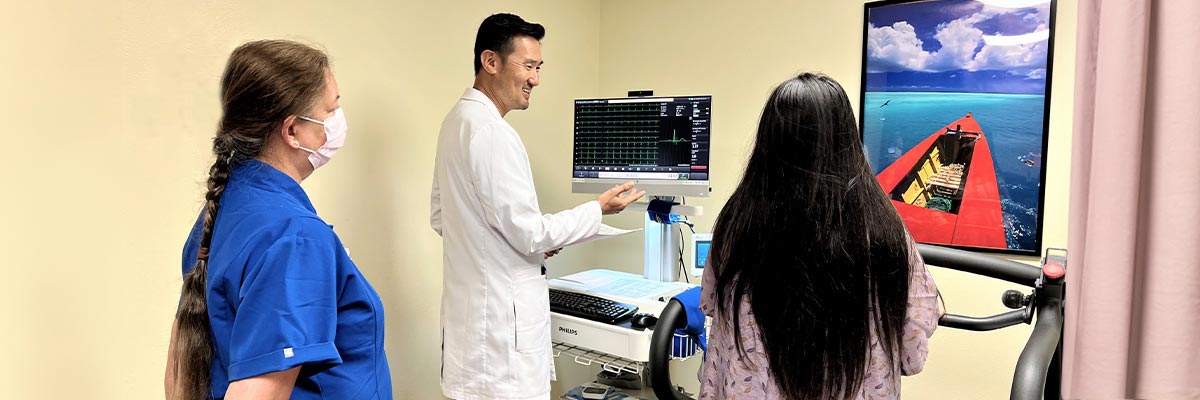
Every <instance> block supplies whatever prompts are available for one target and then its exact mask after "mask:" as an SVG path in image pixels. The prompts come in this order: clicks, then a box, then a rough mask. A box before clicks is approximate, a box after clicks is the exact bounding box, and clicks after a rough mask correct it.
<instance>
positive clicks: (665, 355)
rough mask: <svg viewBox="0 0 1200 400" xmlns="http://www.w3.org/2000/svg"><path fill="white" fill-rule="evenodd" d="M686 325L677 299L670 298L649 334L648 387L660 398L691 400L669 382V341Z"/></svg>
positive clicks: (681, 307) (685, 316)
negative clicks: (652, 332) (676, 331)
mask: <svg viewBox="0 0 1200 400" xmlns="http://www.w3.org/2000/svg"><path fill="white" fill-rule="evenodd" d="M686 325H687V313H686V312H684V311H683V304H681V303H680V302H679V300H675V299H671V301H668V302H667V306H666V307H665V308H663V310H662V312H661V313H659V314H658V324H656V325H654V334H653V335H651V336H650V360H649V361H650V365H649V366H648V367H647V368H648V369H649V371H648V372H649V373H650V387H651V388H654V395H655V396H657V397H658V398H659V399H662V400H692V398H691V397H688V396H687V395H685V394H683V393H681V392H679V389H678V388H676V387H675V385H674V384H673V383H671V342H672V340H671V339H672V338H673V337H674V336H675V330H676V329H679V328H683V327H684V326H686Z"/></svg>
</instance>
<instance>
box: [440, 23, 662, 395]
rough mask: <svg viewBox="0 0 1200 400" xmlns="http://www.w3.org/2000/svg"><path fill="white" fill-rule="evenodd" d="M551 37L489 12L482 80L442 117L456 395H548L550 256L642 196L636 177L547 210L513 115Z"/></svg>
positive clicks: (447, 379)
mask: <svg viewBox="0 0 1200 400" xmlns="http://www.w3.org/2000/svg"><path fill="white" fill-rule="evenodd" d="M544 35H545V29H544V28H542V26H541V25H539V24H533V23H529V22H526V21H525V20H523V19H521V18H520V17H518V16H515V15H511V14H496V15H492V16H490V17H488V18H487V19H485V20H484V21H483V24H481V25H480V27H479V32H478V34H477V35H476V38H475V84H474V86H473V87H472V88H470V89H467V91H466V93H464V94H463V96H462V98H461V99H459V101H458V103H456V104H455V105H454V108H452V109H450V112H449V114H447V115H446V118H445V120H443V121H442V128H441V133H440V135H439V137H438V146H437V156H436V162H435V164H436V165H435V167H434V179H433V193H432V196H431V202H432V206H431V215H430V223H431V224H432V225H433V229H434V230H435V231H437V233H438V234H439V235H441V236H442V247H443V250H442V254H443V256H442V262H443V266H442V268H443V275H442V276H443V286H442V312H441V322H442V324H441V325H442V370H441V384H442V393H443V394H444V395H446V396H447V397H450V398H454V399H462V400H470V399H547V398H549V396H550V381H551V380H552V379H553V378H554V364H553V357H552V355H551V352H550V351H551V349H550V303H549V294H548V290H549V289H548V288H547V286H546V277H545V276H544V275H543V274H544V271H543V269H542V267H541V265H542V260H543V259H544V258H546V257H549V256H552V255H553V254H554V253H556V252H557V251H558V250H559V249H561V248H562V247H563V246H567V245H571V244H574V243H578V242H579V241H581V240H584V239H587V238H589V237H591V236H593V235H596V234H597V231H598V230H599V229H600V217H601V215H602V214H613V213H617V212H620V211H621V210H623V209H624V208H625V206H627V205H628V204H629V203H632V202H633V201H635V200H637V199H638V198H640V197H641V196H642V195H643V194H644V192H638V191H637V190H636V189H634V188H633V184H632V183H626V184H624V185H618V186H616V187H614V188H613V189H611V190H609V191H608V192H606V193H604V194H602V195H600V197H599V198H598V199H597V200H595V201H589V202H587V203H584V204H581V205H579V206H578V207H575V208H572V209H570V210H566V211H562V212H559V213H556V214H544V215H543V214H542V212H541V211H540V210H539V208H538V200H537V193H536V191H535V190H534V186H533V175H532V173H531V172H530V167H529V156H528V154H527V153H526V152H525V145H524V143H523V142H522V141H521V137H520V136H518V135H517V132H516V130H514V129H513V127H512V126H510V125H509V124H508V122H506V121H505V120H504V115H505V114H507V113H508V112H509V111H512V110H524V109H526V108H528V107H529V97H530V95H531V93H532V91H533V88H534V87H536V86H537V85H538V84H539V83H540V78H539V73H540V70H541V65H542V57H541V42H540V40H541V39H542V37H543V36H544ZM625 192H628V195H626V196H622V195H621V194H622V193H625Z"/></svg>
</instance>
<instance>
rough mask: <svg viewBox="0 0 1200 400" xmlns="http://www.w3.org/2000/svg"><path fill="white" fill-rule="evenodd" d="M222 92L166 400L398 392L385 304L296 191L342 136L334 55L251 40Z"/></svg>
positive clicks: (186, 260) (232, 61)
mask: <svg viewBox="0 0 1200 400" xmlns="http://www.w3.org/2000/svg"><path fill="white" fill-rule="evenodd" d="M220 94H221V98H220V99H221V106H222V115H221V121H220V123H219V124H218V127H217V132H216V136H215V137H213V146H212V152H213V156H214V161H213V164H212V167H210V168H209V171H208V190H207V192H206V193H205V195H204V199H205V203H204V204H205V206H204V210H203V211H202V212H201V214H200V217H199V219H198V220H197V221H196V224H195V226H194V227H193V228H192V232H191V235H189V237H188V240H187V244H186V245H185V246H184V250H183V290H182V293H181V294H180V299H179V308H178V311H177V312H176V315H175V326H174V328H173V329H172V333H171V346H170V350H169V351H168V356H167V371H166V377H165V381H166V382H165V384H166V398H167V399H169V400H204V399H210V398H215V399H221V398H224V399H228V400H235V399H288V398H291V399H390V398H392V388H391V377H390V375H389V372H388V364H387V356H386V354H385V353H384V351H383V326H384V323H383V304H382V303H381V302H380V300H379V295H378V294H376V292H375V289H373V288H372V287H371V285H370V284H369V283H367V280H366V278H365V277H364V276H363V275H362V273H361V272H360V271H359V270H358V267H357V266H355V265H354V262H353V261H351V260H350V256H349V254H348V253H347V252H346V249H345V247H343V246H342V243H341V240H340V239H338V236H337V234H336V233H334V231H333V226H332V225H328V224H326V223H325V222H324V221H323V220H321V218H320V217H318V216H317V212H316V209H314V208H313V205H312V203H311V202H310V201H309V199H308V195H307V194H306V193H305V192H304V189H303V188H301V187H300V182H301V181H303V180H304V179H305V178H307V177H309V176H310V175H312V173H313V172H314V171H315V170H316V169H317V168H319V167H321V166H323V165H325V164H326V163H328V162H329V161H330V160H331V159H332V158H333V156H334V154H335V153H336V152H337V150H338V149H339V148H341V147H342V144H343V143H344V142H345V140H346V130H347V125H346V118H345V114H343V113H342V107H341V104H340V102H339V98H340V97H341V96H340V95H339V93H338V85H337V81H336V79H334V76H333V73H332V72H331V70H330V68H329V59H328V57H327V56H326V55H325V53H324V52H322V51H320V50H317V49H314V48H312V47H310V46H307V45H304V44H301V43H296V42H291V41H284V40H263V41H256V42H250V43H246V44H244V45H242V46H240V47H238V48H237V49H236V50H234V51H233V54H232V55H230V56H229V62H228V64H227V65H226V67H225V73H224V76H223V77H222V78H221V93H220Z"/></svg>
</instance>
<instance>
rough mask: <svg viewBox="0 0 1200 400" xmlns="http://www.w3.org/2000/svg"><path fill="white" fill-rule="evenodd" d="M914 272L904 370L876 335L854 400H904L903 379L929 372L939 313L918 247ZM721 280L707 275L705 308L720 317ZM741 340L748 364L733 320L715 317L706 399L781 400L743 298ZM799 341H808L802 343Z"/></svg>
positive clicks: (902, 354) (934, 289) (703, 383)
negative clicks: (928, 358)
mask: <svg viewBox="0 0 1200 400" xmlns="http://www.w3.org/2000/svg"><path fill="white" fill-rule="evenodd" d="M911 254H912V255H913V256H912V258H911V262H912V263H911V267H910V268H911V273H910V274H909V276H910V278H909V279H910V280H909V285H908V315H907V316H905V318H904V336H903V342H902V343H901V352H900V354H899V356H900V357H896V359H898V360H900V365H899V366H893V365H890V364H891V363H890V362H889V361H888V359H887V358H885V357H884V354H883V348H882V347H881V346H880V344H879V342H878V340H877V338H876V337H875V335H874V333H873V332H872V334H871V361H870V363H871V365H870V366H868V367H867V371H866V376H865V377H864V379H863V384H862V388H861V389H860V391H859V393H858V394H857V395H856V396H855V399H864V400H865V399H870V400H877V399H899V398H900V375H901V374H903V375H914V374H916V373H918V372H921V369H923V368H924V367H925V357H926V355H928V353H929V337H930V336H931V335H933V330H934V329H935V328H937V321H938V318H939V316H940V311H939V309H938V305H937V286H935V285H934V283H933V277H931V276H929V271H928V270H926V269H925V262H924V261H923V260H921V256H920V254H918V253H917V249H916V248H915V246H914V247H913V248H912V249H911ZM715 282H716V276H715V275H714V273H713V271H712V269H711V268H708V269H706V270H705V271H704V278H703V282H702V286H703V288H702V289H701V295H700V299H701V300H700V309H701V310H703V311H704V313H705V314H706V315H709V316H715V315H717V314H716V313H715V311H716V309H717V306H716V304H717V298H716V292H715V291H714V290H713V286H714V285H715ZM739 312H741V316H740V319H741V322H742V326H741V327H740V330H741V332H740V333H741V335H740V337H741V340H742V346H743V348H744V349H745V350H746V356H747V357H746V359H745V360H739V359H740V355H739V354H738V351H737V348H736V347H735V345H736V344H735V343H734V339H735V337H736V336H734V335H733V326H732V325H733V321H731V320H726V319H723V318H717V317H714V318H713V323H712V327H711V328H710V329H709V333H708V352H707V353H706V354H705V360H704V371H703V378H702V380H701V382H700V399H701V400H736V399H779V398H782V397H781V396H780V394H779V388H778V387H776V385H775V380H774V378H773V377H772V376H771V371H770V363H769V362H768V361H767V354H766V353H765V350H764V349H763V346H762V342H761V341H760V340H759V331H758V323H757V322H755V319H754V313H753V312H751V310H750V302H749V299H748V298H745V297H743V298H742V304H741V307H740V311H739ZM797 340H803V339H802V338H797Z"/></svg>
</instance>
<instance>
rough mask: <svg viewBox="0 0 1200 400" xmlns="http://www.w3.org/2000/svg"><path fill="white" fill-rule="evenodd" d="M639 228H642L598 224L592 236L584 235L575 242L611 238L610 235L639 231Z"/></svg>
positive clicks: (615, 235)
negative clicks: (598, 228) (584, 236)
mask: <svg viewBox="0 0 1200 400" xmlns="http://www.w3.org/2000/svg"><path fill="white" fill-rule="evenodd" d="M640 230H642V228H638V229H621V228H617V227H612V226H608V225H605V224H600V230H598V231H596V234H595V235H592V236H588V237H586V238H583V240H580V241H578V242H575V244H580V243H587V242H590V241H593V240H600V239H608V238H611V237H617V236H621V235H624V234H627V233H633V232H637V231H640Z"/></svg>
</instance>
